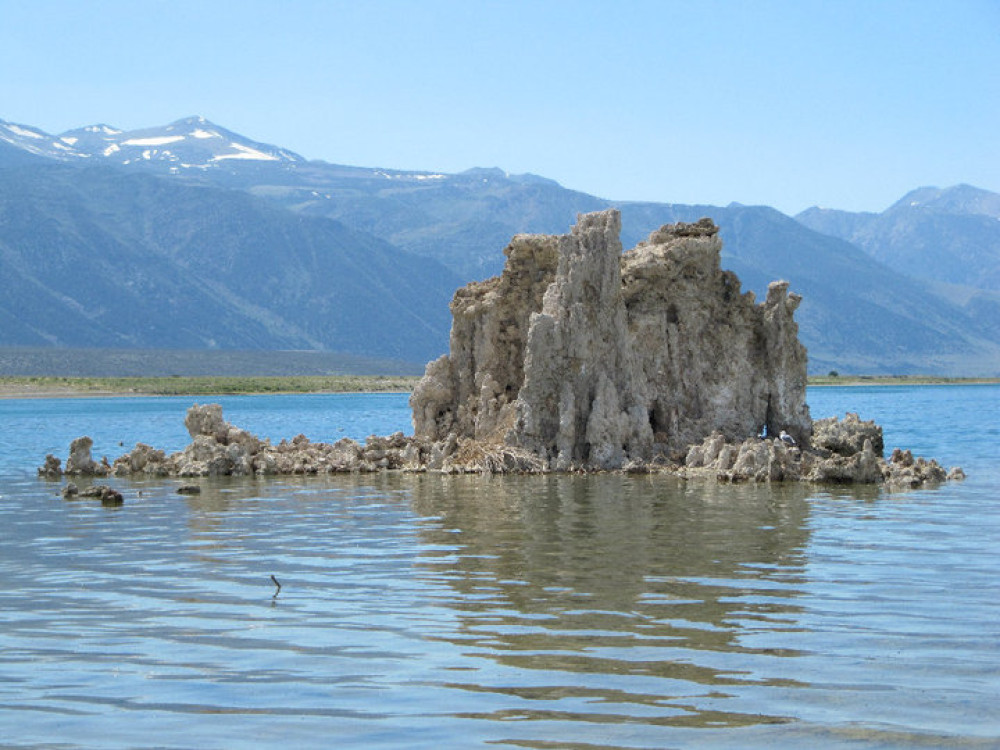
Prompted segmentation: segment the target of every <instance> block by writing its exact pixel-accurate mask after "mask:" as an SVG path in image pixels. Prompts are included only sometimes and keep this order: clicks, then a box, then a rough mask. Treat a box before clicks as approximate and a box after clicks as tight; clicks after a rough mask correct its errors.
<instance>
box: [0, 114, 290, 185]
mask: <svg viewBox="0 0 1000 750" xmlns="http://www.w3.org/2000/svg"><path fill="white" fill-rule="evenodd" d="M0 141H6V142H7V143H10V144H11V145H13V146H15V147H17V148H19V149H21V150H23V151H27V152H29V153H32V154H37V155H39V156H46V157H49V158H52V159H58V160H60V161H76V160H81V159H96V160H107V161H111V162H114V163H117V164H123V165H145V166H147V167H149V168H152V169H165V170H166V171H169V172H173V173H178V172H181V171H185V170H190V169H215V168H220V167H226V166H230V165H233V164H234V163H237V164H244V165H248V164H252V163H255V162H261V163H262V162H267V163H270V164H273V165H279V164H283V165H292V164H296V163H300V162H304V161H305V159H303V158H302V157H301V156H299V155H298V154H296V153H294V152H292V151H288V150H287V149H283V148H279V147H277V146H272V145H270V144H267V143H258V142H257V141H252V140H250V139H249V138H245V137H244V136H242V135H239V134H238V133H233V132H232V131H230V130H226V129H225V128H223V127H220V126H218V125H216V124H215V123H213V122H210V121H209V120H207V119H205V118H204V117H199V116H194V117H186V118H184V119H182V120H177V121H176V122H172V123H170V124H169V125H165V126H161V127H154V128H142V129H139V130H122V129H120V128H116V127H112V126H110V125H105V124H104V123H98V124H96V125H87V126H86V127H82V128H76V129H74V130H68V131H66V132H65V133H60V134H59V135H57V136H53V135H50V134H48V133H46V132H44V131H42V130H39V129H38V128H34V127H29V126H27V125H18V124H17V123H11V122H5V121H3V120H0Z"/></svg>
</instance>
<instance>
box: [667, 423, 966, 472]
mask: <svg viewBox="0 0 1000 750" xmlns="http://www.w3.org/2000/svg"><path fill="white" fill-rule="evenodd" d="M813 427H814V431H813V441H812V444H811V445H809V446H805V447H799V446H797V445H790V444H788V443H787V442H785V441H783V440H780V439H762V438H750V439H748V440H744V441H742V442H738V443H732V442H729V441H727V440H726V438H725V436H724V435H722V434H721V433H715V434H713V435H710V436H708V437H707V438H705V440H704V441H702V442H701V443H699V444H697V445H692V446H691V448H690V449H689V450H688V452H687V455H686V456H685V459H684V465H683V466H682V467H680V468H679V469H678V473H679V474H680V475H681V476H684V477H688V478H694V477H711V478H716V479H719V480H721V481H725V482H747V481H751V482H753V481H756V482H761V481H806V482H814V483H817V484H885V485H888V486H890V487H897V488H913V487H922V486H926V485H934V484H940V483H941V482H944V481H946V480H948V479H964V478H965V473H964V472H963V471H962V470H961V469H960V468H955V469H952V470H951V471H950V472H949V471H948V470H947V469H945V468H944V467H943V466H941V465H940V464H939V463H938V462H937V461H934V460H933V459H931V460H927V459H924V458H914V457H913V454H912V453H911V452H910V451H903V450H900V449H898V448H897V449H895V450H894V451H893V452H892V455H891V456H890V457H889V459H888V460H886V459H885V458H884V457H883V449H882V428H881V427H879V426H878V425H876V424H875V423H874V422H863V421H861V420H860V419H859V418H858V415H857V414H852V413H848V414H847V415H846V417H845V418H844V420H843V421H841V420H840V419H838V418H836V417H832V418H830V419H821V420H818V421H816V422H814V423H813ZM855 446H857V447H855Z"/></svg>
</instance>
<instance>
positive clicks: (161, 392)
mask: <svg viewBox="0 0 1000 750" xmlns="http://www.w3.org/2000/svg"><path fill="white" fill-rule="evenodd" d="M418 380H420V378H419V377H417V376H415V375H414V376H407V375H300V376H274V377H257V376H248V377H231V376H222V377H211V376H209V377H185V376H181V377H162V378H96V377H93V378H92V377H80V378H77V377H74V378H70V377H65V378H64V377H49V376H45V377H41V376H40V377H23V376H19V377H0V393H8V394H14V393H22V392H23V393H26V394H30V393H32V392H38V393H47V392H55V393H59V392H66V393H80V394H84V395H85V394H88V393H93V394H100V393H111V394H133V395H149V396H200V395H233V394H251V393H393V392H404V393H405V392H409V391H412V390H413V387H414V386H415V385H416V383H417V381H418Z"/></svg>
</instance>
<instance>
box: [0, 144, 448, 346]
mask: <svg viewBox="0 0 1000 750" xmlns="http://www.w3.org/2000/svg"><path fill="white" fill-rule="evenodd" d="M458 283H459V280H458V279H457V277H455V276H454V275H452V274H451V272H449V271H448V270H446V269H445V268H443V267H441V266H440V265H438V264H437V263H435V262H433V261H431V260H430V259H427V258H418V257H416V256H414V255H411V254H409V253H406V252H404V251H401V250H399V249H397V248H394V247H391V246H390V245H388V244H387V243H385V242H384V241H382V240H379V239H376V238H374V237H372V236H370V235H364V234H361V233H359V232H355V231H353V230H350V229H348V228H346V227H344V226H343V225H342V224H340V223H338V222H335V221H332V220H329V219H322V218H308V217H303V216H301V215H296V214H293V213H289V212H287V211H284V210H282V209H280V208H278V207H275V206H272V205H271V204H269V203H265V202H263V201H260V200H258V199H255V198H253V197H251V196H249V195H246V194H245V193H241V192H237V191H231V190H220V189H216V188H208V187H196V186H190V185H186V184H183V183H180V182H175V181H167V180H164V179H161V178H157V177H154V176H151V175H147V174H139V173H132V174H129V173H126V172H123V171H121V170H120V169H115V168H112V167H97V166H94V167H89V166H82V167H81V166H63V165H59V164H52V163H46V164H42V165H23V166H19V167H10V168H6V169H0V345H2V346H43V345H49V346H75V347H144V348H229V349H320V350H323V349H325V350H334V351H341V352H349V353H355V354H364V355H368V356H380V357H392V358H398V359H404V360H409V361H426V360H427V359H429V358H432V357H434V356H436V355H437V354H440V353H441V352H442V351H443V350H444V349H445V348H446V341H447V331H448V328H449V326H450V316H449V314H448V310H447V307H446V306H445V305H444V304H442V301H443V300H446V299H447V298H448V297H449V296H450V295H451V293H452V291H453V290H454V288H455V287H456V286H457V285H458Z"/></svg>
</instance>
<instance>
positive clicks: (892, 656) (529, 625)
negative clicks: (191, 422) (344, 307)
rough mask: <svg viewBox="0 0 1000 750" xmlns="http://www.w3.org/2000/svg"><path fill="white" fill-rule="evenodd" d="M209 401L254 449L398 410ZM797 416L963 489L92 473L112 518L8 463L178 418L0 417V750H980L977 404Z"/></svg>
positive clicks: (992, 619) (23, 403)
mask: <svg viewBox="0 0 1000 750" xmlns="http://www.w3.org/2000/svg"><path fill="white" fill-rule="evenodd" d="M218 400H219V401H221V402H222V403H223V404H224V408H225V414H226V418H227V419H229V420H230V421H231V422H233V423H234V424H237V425H239V426H241V427H244V428H246V429H249V430H251V431H253V432H255V433H258V434H261V435H262V436H267V437H271V438H272V440H280V439H281V438H283V437H287V438H291V437H293V436H294V435H295V434H297V433H304V434H306V435H307V436H308V437H310V438H311V439H314V440H336V439H338V438H339V437H342V436H345V435H346V436H350V437H354V438H357V439H363V438H364V437H365V436H366V435H367V434H369V433H378V434H386V433H389V432H392V431H394V430H396V429H402V430H404V431H408V430H409V410H408V408H407V407H406V397H405V396H395V395H389V396H386V395H380V396H268V397H232V398H226V399H218ZM809 401H810V405H811V407H812V411H813V415H814V416H815V417H822V416H829V415H833V414H843V412H844V411H846V410H848V409H849V410H851V411H858V412H860V414H861V416H862V417H863V418H875V419H877V421H879V422H880V423H882V424H883V425H884V427H885V430H886V447H887V449H890V450H891V448H892V447H895V446H897V445H898V446H901V447H910V448H912V449H914V451H915V452H917V453H922V454H925V455H931V456H935V457H938V458H939V459H941V460H942V461H943V462H944V463H945V464H947V465H953V464H956V463H958V464H961V465H962V466H964V467H965V469H966V471H967V472H968V473H969V475H970V476H969V479H968V480H967V481H966V482H964V483H952V484H948V485H946V486H944V487H941V488H939V489H935V490H921V491H916V492H907V493H886V492H882V491H879V490H876V489H873V488H858V489H850V488H816V487H807V486H797V485H775V486H763V487H757V486H749V485H744V486H721V485H717V484H714V483H709V484H703V483H691V484H684V483H682V482H679V481H677V480H674V479H671V478H665V477H619V476H614V475H605V476H589V477H577V476H548V477H506V478H499V477H497V478H483V477H438V476H434V475H404V474H392V475H373V476H341V477H319V478H298V479H289V478H280V479H268V480H214V481H205V482H203V492H202V493H201V494H200V495H197V496H182V495H178V494H177V493H176V488H177V486H178V484H179V482H177V481H176V480H164V481H146V482H127V481H119V480H112V481H114V483H115V484H116V486H117V487H118V488H119V489H120V490H121V491H122V492H123V494H124V495H125V504H124V506H122V507H121V508H117V509H111V508H104V507H102V506H101V505H100V504H99V503H97V502H94V501H88V500H75V501H69V502H68V501H64V500H63V499H62V498H61V497H59V494H58V490H59V487H60V485H59V483H51V482H44V481H41V480H38V479H37V478H35V476H34V468H35V467H36V466H37V465H39V464H40V463H41V460H42V458H44V455H45V453H49V452H53V453H56V454H57V455H59V456H60V457H63V458H65V455H66V451H67V447H68V444H69V441H70V440H71V439H73V438H75V437H77V436H79V435H81V434H89V435H90V436H91V437H92V438H93V439H94V441H95V453H96V454H98V455H101V454H102V453H106V454H108V455H109V456H110V457H112V458H113V457H114V456H116V455H118V454H119V453H121V452H123V451H124V450H125V448H126V447H130V446H131V445H132V444H133V443H134V442H136V441H138V440H142V441H143V442H148V443H151V444H153V445H155V446H157V447H164V448H168V449H179V448H181V447H183V445H185V444H186V443H187V436H186V433H185V431H184V428H183V416H184V411H185V410H186V408H187V406H189V405H190V403H191V399H174V398H136V399H79V400H39V401H35V400H8V401H0V529H2V532H0V746H4V747H8V746H9V747H67V748H77V747H79V748H84V747H86V748H94V747H101V748H131V747H162V748H190V747H198V748H231V747H247V746H252V747H265V748H266V747H297V748H298V747H302V748H326V747H364V748H368V747H375V748H378V747H405V748H424V747H426V748H431V747H433V748H449V747H455V748H462V747H476V746H497V745H499V746H507V747H532V748H551V747H575V748H596V747H602V748H608V747H626V748H651V747H656V748H660V747H859V746H863V747H893V748H895V747H927V746H942V745H944V746H964V747H996V746H997V745H998V744H1000V717H998V712H997V711H996V708H995V706H996V705H998V704H1000V596H998V594H1000V583H998V581H1000V555H998V553H997V543H998V540H1000V509H998V502H997V501H998V496H1000V481H998V471H1000V388H998V387H996V386H947V387H910V388H907V387H871V388H826V389H812V390H810V394H809ZM119 442H121V443H124V445H125V447H120V446H119ZM272 575H273V576H275V577H276V578H277V579H278V580H279V581H280V583H281V584H282V585H281V588H280V590H278V589H277V587H276V586H275V585H274V583H273V582H272V581H271V578H270V577H271V576H272Z"/></svg>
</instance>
